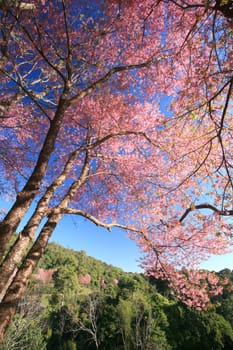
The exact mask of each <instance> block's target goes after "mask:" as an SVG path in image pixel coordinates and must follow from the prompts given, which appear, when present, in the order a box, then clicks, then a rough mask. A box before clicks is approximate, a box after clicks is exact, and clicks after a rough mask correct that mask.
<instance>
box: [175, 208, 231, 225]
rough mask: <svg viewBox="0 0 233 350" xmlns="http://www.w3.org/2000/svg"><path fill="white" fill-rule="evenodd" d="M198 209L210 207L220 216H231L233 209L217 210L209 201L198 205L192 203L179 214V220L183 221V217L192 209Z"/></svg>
mask: <svg viewBox="0 0 233 350" xmlns="http://www.w3.org/2000/svg"><path fill="white" fill-rule="evenodd" d="M200 209H210V210H212V211H214V212H215V213H216V214H218V215H220V216H232V215H233V210H219V209H218V208H216V207H215V206H213V205H212V204H209V203H203V204H198V205H192V206H190V207H189V208H188V209H186V210H185V212H184V214H183V215H182V216H181V218H180V219H179V222H180V223H181V222H183V221H184V219H185V218H186V217H187V216H188V215H189V213H191V212H192V211H194V210H200Z"/></svg>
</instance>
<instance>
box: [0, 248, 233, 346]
mask: <svg viewBox="0 0 233 350" xmlns="http://www.w3.org/2000/svg"><path fill="white" fill-rule="evenodd" d="M219 274H220V276H221V277H223V278H225V277H228V278H229V280H230V283H232V281H233V272H232V271H230V270H228V269H226V270H223V271H221V272H220V273H219ZM0 349H1V350H10V349H11V350H16V349H20V350H24V349H25V350H26V349H27V350H28V349H31V350H43V349H44V350H45V349H46V350H55V349H56V350H95V349H100V350H137V349H140V350H172V349H174V350H175V349H177V350H178V349H179V350H186V349H187V350H192V349H193V350H196V349H197V350H198V349H205V350H208V349H209V350H211V349H214V350H220V349H233V292H232V291H231V288H229V286H228V289H227V288H225V290H224V292H223V294H222V296H218V297H215V298H214V299H213V300H212V306H211V307H210V308H209V309H208V310H207V311H200V310H199V311H198V310H195V309H192V308H188V307H187V306H185V305H184V304H182V303H181V302H180V301H178V300H177V299H176V298H175V297H174V296H173V295H172V293H171V291H170V290H169V288H168V287H167V285H166V283H164V282H162V281H158V280H157V281H156V280H154V279H152V278H149V277H145V276H143V275H142V274H139V273H126V272H124V271H123V270H122V269H120V268H117V267H114V266H111V265H108V264H106V263H103V262H101V261H98V260H96V259H94V258H92V257H89V256H87V255H86V253H85V252H84V251H81V252H76V251H74V250H71V249H67V248H63V247H62V246H60V245H58V244H56V243H51V244H49V246H48V247H47V249H46V251H45V254H44V256H43V258H42V259H41V261H40V265H39V267H38V269H37V270H36V271H35V273H34V275H33V278H32V279H31V282H30V285H29V287H28V290H27V293H26V295H25V297H24V299H23V300H22V301H21V303H20V305H19V307H18V313H17V315H16V317H15V319H14V322H13V323H12V325H11V327H10V328H9V331H8V334H7V336H6V338H5V340H4V343H3V344H2V345H1V347H0Z"/></svg>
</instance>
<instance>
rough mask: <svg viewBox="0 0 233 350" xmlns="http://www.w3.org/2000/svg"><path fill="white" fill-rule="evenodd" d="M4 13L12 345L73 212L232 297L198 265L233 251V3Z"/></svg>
mask: <svg viewBox="0 0 233 350" xmlns="http://www.w3.org/2000/svg"><path fill="white" fill-rule="evenodd" d="M25 3H26V4H29V5H28V6H26V7H25V5H23V6H22V4H25ZM0 9H1V10H0V11H1V13H0V16H1V24H0V54H1V57H0V74H1V90H0V127H1V133H0V138H1V145H0V157H1V163H0V167H1V174H2V176H1V181H0V190H1V194H2V196H5V197H8V198H11V199H12V200H13V202H14V204H13V206H12V208H11V209H10V210H9V212H8V213H7V214H6V215H5V216H3V219H2V221H1V223H0V232H1V235H0V251H1V255H2V257H3V258H2V261H1V265H0V276H1V279H0V295H2V294H1V293H2V291H4V294H5V295H4V297H3V299H2V301H1V304H0V339H2V337H3V335H4V332H5V330H6V328H7V327H8V325H9V323H10V320H11V318H12V317H13V315H14V313H15V309H16V306H17V303H18V300H19V299H20V298H21V296H22V295H23V293H24V291H25V288H26V286H27V282H28V280H29V278H30V276H31V274H32V272H33V269H34V268H35V266H36V265H37V263H38V261H39V258H40V256H41V255H42V254H43V251H44V249H45V247H46V245H47V243H48V240H49V238H50V237H51V235H52V233H53V231H54V229H55V228H56V226H57V224H58V223H59V221H60V220H61V218H62V216H63V215H67V214H70V215H79V216H82V217H84V218H86V219H87V220H89V221H91V222H93V223H94V224H95V225H98V226H102V227H104V228H106V229H107V230H111V229H112V228H113V227H118V228H122V229H123V230H127V232H128V233H129V236H130V237H132V238H133V239H135V240H136V241H137V243H138V245H139V247H140V248H141V249H142V252H143V253H144V254H143V256H144V262H143V266H144V267H145V268H146V270H147V271H148V273H150V274H152V275H154V276H155V277H160V278H161V277H162V278H166V279H168V280H169V281H170V285H171V286H172V287H173V288H174V290H175V291H177V290H178V287H179V286H180V285H182V286H181V289H180V292H178V296H180V297H182V298H184V296H185V295H187V296H188V297H187V301H186V302H187V303H188V304H189V305H194V304H195V302H196V304H198V307H200V306H201V307H203V306H205V305H206V304H207V303H208V297H207V294H206V293H207V291H208V290H209V291H210V292H211V293H214V291H215V290H216V288H217V290H218V291H219V292H220V291H221V287H219V285H218V281H216V279H215V278H214V276H212V275H211V274H210V273H208V274H207V273H206V272H200V271H196V269H197V267H198V264H199V263H200V262H201V261H202V260H204V259H206V258H208V256H209V255H210V254H220V253H223V252H227V251H228V248H229V247H230V245H231V243H232V237H231V221H230V218H231V216H232V215H233V208H232V190H233V180H232V166H233V164H232V161H233V160H232V152H231V149H232V120H231V113H232V99H231V97H232V85H233V75H232V67H233V54H232V47H233V45H232V44H233V38H232V33H233V20H232V2H231V1H222V0H217V1H212V0H209V1H208V0H207V1H202V0H200V1H196V0H190V1H179V0H177V1H172V0H171V1H169V0H167V1H165V0H164V1H162V0H157V1H152V0H145V1H143V2H142V1H139V0H135V1H131V0H127V1H121V0H109V1H101V0H96V1H93V2H85V1H81V0H80V1H74V0H55V1H53V2H51V1H46V0H44V1H39V0H31V1H25V2H23V3H22V2H18V3H17V6H16V5H14V4H11V3H7V1H3V2H1V6H0ZM28 212H29V213H32V214H30V216H29V214H28ZM25 217H26V219H27V222H26V224H25V225H24V227H23V229H22V230H21V232H20V233H19V234H18V236H17V239H16V241H15V242H14V243H13V244H12V245H11V246H10V248H9V244H10V242H11V238H12V236H13V234H14V233H15V232H16V231H17V229H18V227H19V225H20V224H22V222H24V220H25ZM35 237H36V238H35ZM29 248H30V249H29ZM16 267H18V270H17V273H16V275H15V276H14V277H13V278H12V273H13V271H15V268H16ZM190 270H191V272H189V271H190ZM10 278H11V279H12V280H10ZM9 280H10V281H11V282H10V284H9V287H8V288H7V290H6V289H5V288H4V287H5V285H6V284H7V283H8V281H9ZM206 280H207V282H206ZM197 286H199V289H200V288H201V287H203V288H201V290H203V292H202V293H200V294H198V298H197V299H196V295H197V293H194V292H193V291H194V290H195V288H196V287H197ZM204 290H206V292H205V291H204ZM204 295H205V296H204Z"/></svg>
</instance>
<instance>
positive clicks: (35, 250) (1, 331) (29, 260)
mask: <svg viewBox="0 0 233 350" xmlns="http://www.w3.org/2000/svg"><path fill="white" fill-rule="evenodd" d="M60 219H61V215H53V216H51V217H50V218H49V219H48V220H47V222H46V223H45V225H44V227H43V229H42V231H41V232H40V234H39V236H38V238H37V240H36V241H35V243H34V245H33V246H32V248H31V249H30V251H29V252H28V254H27V256H26V258H25V260H24V262H23V264H22V266H21V267H20V269H19V270H18V272H17V274H16V276H15V277H14V279H13V281H12V283H11V285H10V286H9V288H8V290H7V292H6V294H5V296H4V298H3V300H2V302H1V304H0V343H1V342H2V341H3V338H4V335H5V333H6V331H7V328H8V326H9V325H10V322H11V320H12V318H13V316H14V315H15V312H16V309H17V305H18V302H19V300H20V299H21V297H22V295H23V294H24V292H25V290H26V288H27V285H28V282H29V279H30V277H31V275H32V273H33V270H34V268H35V267H36V265H37V264H38V262H39V260H40V258H41V255H42V254H43V252H44V250H45V248H46V246H47V244H48V241H49V238H50V237H51V234H52V233H53V231H54V229H55V227H56V226H57V223H58V222H59V221H60Z"/></svg>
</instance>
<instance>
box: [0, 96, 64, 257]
mask: <svg viewBox="0 0 233 350" xmlns="http://www.w3.org/2000/svg"><path fill="white" fill-rule="evenodd" d="M63 95H64V96H66V93H65V89H64V93H63ZM63 95H62V97H61V99H60V102H59V105H58V107H57V111H56V114H55V116H54V119H53V120H52V121H51V124H50V128H49V130H48V133H47V135H46V138H45V141H44V144H43V146H42V149H41V152H40V154H39V157H38V160H37V163H36V166H35V168H34V170H33V172H32V174H31V176H30V177H29V179H28V181H27V183H26V184H25V186H24V188H23V190H22V191H21V192H20V193H18V196H17V198H16V201H15V203H14V205H13V207H12V208H11V209H10V211H9V212H8V214H7V215H6V217H5V218H4V220H3V221H2V222H1V223H0V232H1V235H0V258H1V257H2V256H3V255H4V252H5V250H6V247H7V245H8V244H9V241H10V238H11V236H12V235H13V234H14V233H15V231H16V230H17V227H18V225H19V224H20V222H21V220H22V219H23V217H24V215H25V214H26V212H27V210H28V209H29V207H30V205H31V203H32V201H33V199H34V198H35V196H36V195H37V193H38V191H39V188H40V184H41V181H42V179H43V177H44V175H45V172H46V169H47V166H48V162H49V159H50V156H51V154H52V152H53V150H54V145H55V141H56V138H57V135H58V132H59V130H60V127H61V124H62V119H63V116H64V111H65V108H66V105H67V103H66V101H65V100H64V99H63Z"/></svg>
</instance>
